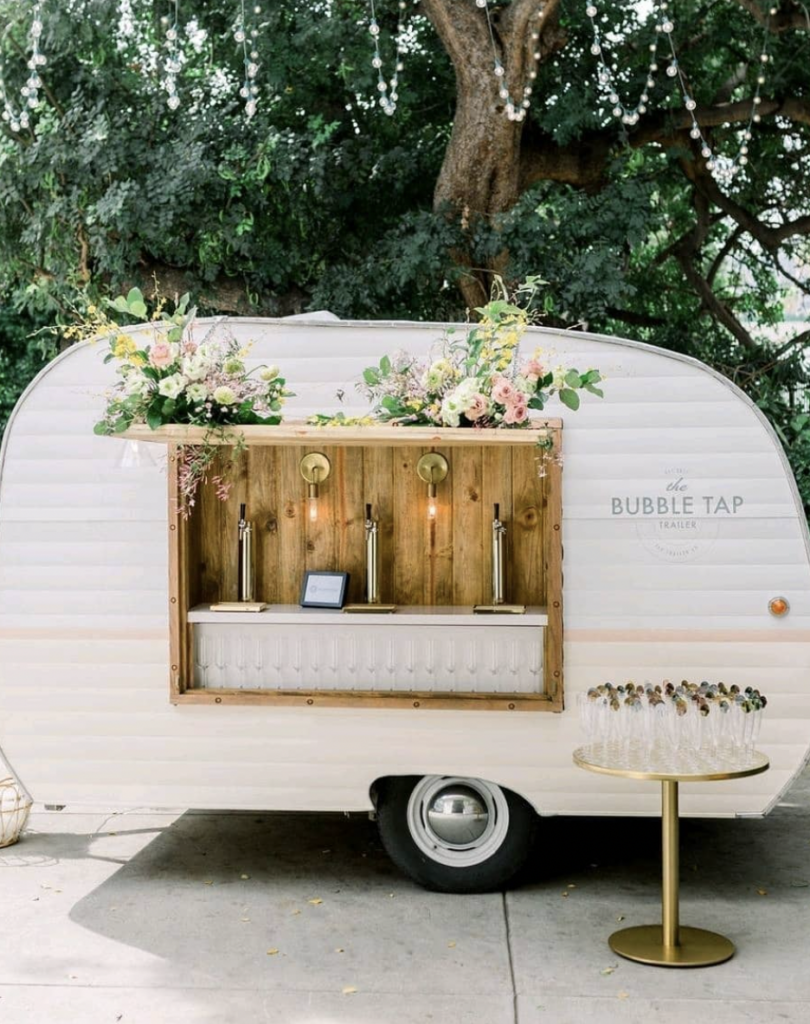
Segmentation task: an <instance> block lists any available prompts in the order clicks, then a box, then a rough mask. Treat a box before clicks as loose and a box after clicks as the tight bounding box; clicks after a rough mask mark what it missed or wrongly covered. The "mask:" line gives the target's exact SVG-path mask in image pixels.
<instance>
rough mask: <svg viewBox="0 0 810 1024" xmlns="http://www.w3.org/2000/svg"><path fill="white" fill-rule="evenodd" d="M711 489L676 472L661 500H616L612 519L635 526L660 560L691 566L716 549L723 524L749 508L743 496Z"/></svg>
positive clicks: (667, 478)
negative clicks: (624, 521) (687, 563)
mask: <svg viewBox="0 0 810 1024" xmlns="http://www.w3.org/2000/svg"><path fill="white" fill-rule="evenodd" d="M707 483H708V481H707ZM707 489H708V488H707V487H706V486H705V484H704V483H703V481H699V482H698V485H697V488H696V487H695V485H694V482H693V481H690V480H689V471H688V469H685V468H683V467H680V466H678V467H670V468H667V469H665V470H664V480H663V482H662V485H661V489H660V490H659V492H658V493H657V494H635V495H618V496H614V497H612V498H611V499H610V513H611V516H612V517H614V518H616V519H622V520H630V521H632V522H633V523H634V525H635V531H636V535H637V537H638V539H639V540H640V541H641V543H642V544H643V545H644V547H645V548H646V549H647V550H648V551H650V552H651V553H652V554H654V555H655V556H656V557H657V558H660V559H662V560H663V561H667V562H689V561H691V560H692V559H694V558H697V557H698V556H699V555H701V554H703V553H704V552H705V551H707V550H708V548H710V547H711V546H712V544H713V542H714V540H715V539H716V538H717V534H718V529H719V522H720V521H722V520H727V519H730V518H733V517H734V516H736V515H737V514H738V513H739V512H740V510H741V509H742V507H743V505H744V503H745V502H744V499H743V498H742V496H741V495H739V494H718V493H716V492H713V493H708V494H707V493H704V492H705V491H706V490H707Z"/></svg>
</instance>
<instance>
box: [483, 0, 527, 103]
mask: <svg viewBox="0 0 810 1024" xmlns="http://www.w3.org/2000/svg"><path fill="white" fill-rule="evenodd" d="M475 6H476V7H480V8H482V9H483V11H484V13H485V14H486V16H487V28H488V29H489V39H490V42H491V44H492V61H493V74H494V75H495V77H496V78H497V80H498V95H499V96H500V98H501V99H502V100H503V101H504V105H503V112H504V114H506V116H507V117H508V118H509V120H510V121H523V120H524V119H525V117H526V114H527V113H528V111H529V107H530V106H531V105H532V102H531V95H532V91H533V89H534V81H535V79H536V78H537V65H538V64H539V63H540V57H541V56H542V54H541V53H540V51H539V49H538V46H539V45H540V33H539V32H538V31H537V29H536V28H533V29H532V31H531V32H530V34H529V71H528V73H527V75H526V79H525V81H524V84H523V93H522V96H521V98H520V99H519V100H516V99H514V98H513V97H512V95H511V93H510V92H509V87H508V85H507V84H506V68H505V67H504V66H503V64H502V63H501V59H500V56H499V53H498V44H497V43H496V42H495V31H494V29H493V28H492V19H491V18H490V16H489V0H475ZM534 16H535V17H536V18H537V19H542V18H543V9H542V8H540V7H538V9H537V10H536V11H535V15H534Z"/></svg>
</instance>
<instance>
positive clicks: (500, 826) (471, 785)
mask: <svg viewBox="0 0 810 1024" xmlns="http://www.w3.org/2000/svg"><path fill="white" fill-rule="evenodd" d="M407 813H408V828H409V830H410V833H411V837H412V838H413V841H414V842H415V843H416V845H417V847H418V848H419V849H420V850H421V851H422V853H424V854H425V855H426V856H427V857H429V858H430V859H431V860H432V861H435V862H436V863H438V864H444V865H446V866H448V867H459V868H460V867H472V866H473V865H474V864H481V863H483V862H484V861H486V860H489V858H490V857H492V856H493V854H495V853H496V852H497V851H498V850H499V849H500V847H501V845H502V844H503V841H504V839H505V838H506V834H507V832H508V830H509V805H508V804H507V802H506V797H505V796H504V794H503V791H502V790H501V789H500V787H499V786H496V785H494V784H493V783H491V782H485V781H484V780H483V779H465V778H460V777H455V776H446V775H428V776H426V777H425V778H424V779H422V780H421V781H420V782H419V783H417V785H416V786H415V787H414V791H413V793H412V794H411V798H410V800H409V801H408V812H407Z"/></svg>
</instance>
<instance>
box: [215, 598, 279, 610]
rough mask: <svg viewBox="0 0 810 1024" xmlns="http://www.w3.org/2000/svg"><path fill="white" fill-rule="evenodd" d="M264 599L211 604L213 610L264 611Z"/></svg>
mask: <svg viewBox="0 0 810 1024" xmlns="http://www.w3.org/2000/svg"><path fill="white" fill-rule="evenodd" d="M266 607H267V605H266V604H265V603H264V601H220V602H219V603H218V604H212V605H211V611H212V612H263V611H264V609H265V608H266Z"/></svg>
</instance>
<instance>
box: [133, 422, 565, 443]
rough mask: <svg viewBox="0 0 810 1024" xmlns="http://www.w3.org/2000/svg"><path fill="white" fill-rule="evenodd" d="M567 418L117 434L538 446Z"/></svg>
mask: <svg viewBox="0 0 810 1024" xmlns="http://www.w3.org/2000/svg"><path fill="white" fill-rule="evenodd" d="M561 426H562V420H559V419H549V420H535V421H532V426H531V427H530V428H526V429H517V430H503V429H498V428H482V429H480V430H479V429H475V428H469V427H396V426H389V425H387V424H379V425H375V426H373V427H317V426H313V425H311V424H308V423H303V422H296V421H294V420H291V421H288V422H285V423H281V424H279V425H278V426H277V427H260V426H253V427H222V428H221V432H220V431H219V430H218V431H216V432H212V431H211V430H210V428H208V427H189V426H184V425H182V424H176V423H173V424H168V425H167V426H164V427H158V428H157V429H156V430H150V429H149V427H147V426H135V427H130V428H129V430H126V431H124V433H122V434H117V435H116V437H123V438H127V439H129V440H131V441H152V442H157V443H161V444H202V443H203V442H204V441H208V442H209V443H210V444H221V445H226V446H227V445H233V444H234V443H235V441H237V440H238V439H239V438H240V437H242V438H244V440H245V443H246V444H247V445H248V446H252V445H273V446H274V445H290V444H304V445H310V446H312V447H320V446H321V445H339V446H347V447H353V448H358V447H359V448H369V447H372V446H382V447H397V448H398V447H413V446H414V445H426V446H427V447H434V446H435V447H440V448H445V447H458V446H464V447H470V446H475V445H499V446H500V445H506V446H514V445H534V444H537V435H538V433H540V432H541V431H543V430H550V431H558V430H559V429H560V428H561Z"/></svg>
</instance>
